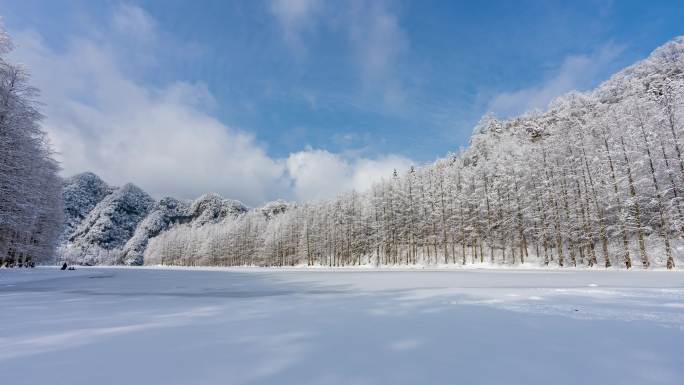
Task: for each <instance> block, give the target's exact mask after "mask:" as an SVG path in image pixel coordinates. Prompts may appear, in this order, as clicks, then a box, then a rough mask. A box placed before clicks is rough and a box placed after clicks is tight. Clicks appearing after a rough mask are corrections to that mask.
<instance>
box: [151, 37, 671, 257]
mask: <svg viewBox="0 0 684 385" xmlns="http://www.w3.org/2000/svg"><path fill="white" fill-rule="evenodd" d="M683 71H684V38H681V37H680V38H677V39H675V40H673V41H671V42H669V43H667V44H665V45H664V46H662V47H660V48H658V49H657V50H656V51H654V52H653V53H652V54H651V56H650V57H648V58H647V59H645V60H643V61H641V62H639V63H637V64H635V65H633V66H631V67H628V68H626V69H624V70H623V71H621V72H619V73H617V74H615V75H614V76H613V77H611V78H610V79H609V80H608V81H606V82H605V83H603V84H601V85H600V86H599V87H598V88H596V89H595V90H593V91H591V92H585V93H579V92H572V93H569V94H567V95H564V96H562V97H559V98H558V99H556V100H555V101H554V102H553V103H552V104H551V105H550V106H549V108H548V110H547V111H543V112H542V111H536V112H531V113H528V114H526V115H524V116H521V117H517V118H514V119H506V120H501V119H497V118H495V117H493V116H485V117H484V118H482V119H481V121H480V122H479V124H478V125H477V126H476V127H475V129H474V131H473V134H472V137H471V140H470V145H469V146H468V148H466V149H462V150H461V151H458V152H456V153H453V154H449V155H448V156H446V157H444V158H441V159H438V160H437V161H436V162H434V163H432V164H429V165H424V166H421V167H411V168H410V169H409V170H395V172H394V173H393V175H389V176H388V177H387V178H386V179H384V180H382V181H379V182H378V183H376V184H375V185H374V186H373V187H372V188H371V189H370V190H369V191H366V192H355V191H351V192H348V193H345V194H342V195H340V196H339V197H338V198H337V199H334V200H330V201H321V202H308V203H291V204H281V205H280V206H278V207H279V209H278V210H272V208H271V209H268V208H267V209H262V210H251V211H249V212H247V213H245V214H243V215H240V216H238V217H237V218H235V219H233V218H229V219H226V220H224V221H222V222H220V223H215V224H207V225H204V226H189V225H180V226H176V227H174V228H172V229H170V230H169V231H166V232H164V233H162V234H160V235H159V236H157V237H155V238H153V239H151V240H150V244H149V246H148V248H147V250H146V251H145V263H146V264H163V265H212V266H236V265H256V266H295V265H307V266H354V265H357V266H358V265H371V266H387V265H447V264H449V265H451V264H453V265H465V264H477V263H480V264H482V263H489V264H497V265H516V264H523V263H538V264H539V265H541V266H559V267H567V266H582V265H584V266H589V267H591V266H599V267H606V268H607V267H611V266H614V267H622V268H631V267H634V266H638V267H643V268H648V267H662V268H667V269H672V268H674V267H675V265H676V263H677V261H678V258H681V253H682V250H681V248H680V247H681V245H682V235H684V233H683V230H684V216H683V214H684V213H683V211H684V207H683V206H684V202H683V201H682V196H683V195H684V159H683V155H682V144H681V139H680V137H681V136H682V135H684V133H683V132H682V128H683V127H682V97H683V96H684V72H683Z"/></svg>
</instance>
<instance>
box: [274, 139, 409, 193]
mask: <svg viewBox="0 0 684 385" xmlns="http://www.w3.org/2000/svg"><path fill="white" fill-rule="evenodd" d="M411 164H413V163H412V162H411V160H410V159H408V158H405V157H402V156H397V155H385V156H381V157H378V158H375V159H369V158H352V159H349V158H345V157H343V156H341V155H339V154H333V153H330V152H328V151H325V150H313V149H307V150H304V151H300V152H297V153H294V154H290V156H289V157H288V159H287V171H288V173H289V175H290V176H291V178H292V179H293V181H294V193H295V196H296V197H297V199H300V200H318V199H327V198H333V197H335V196H336V195H337V194H338V193H340V192H342V191H349V190H352V189H353V190H356V191H366V190H368V189H369V188H370V187H371V186H372V184H373V183H374V182H377V181H380V180H381V179H383V178H385V179H387V178H389V177H390V176H391V175H392V171H393V170H394V169H397V170H400V171H402V170H406V169H408V168H409V167H410V166H411Z"/></svg>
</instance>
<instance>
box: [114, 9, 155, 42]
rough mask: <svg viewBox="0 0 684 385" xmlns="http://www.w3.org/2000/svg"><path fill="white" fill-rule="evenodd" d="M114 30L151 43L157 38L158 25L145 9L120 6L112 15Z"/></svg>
mask: <svg viewBox="0 0 684 385" xmlns="http://www.w3.org/2000/svg"><path fill="white" fill-rule="evenodd" d="M112 28H113V29H114V30H115V31H116V32H118V33H120V34H122V35H125V36H130V37H132V38H134V39H137V40H139V41H142V42H150V41H152V40H153V39H154V38H155V31H156V23H155V21H154V19H152V17H150V15H149V14H148V13H147V12H145V10H144V9H142V8H140V7H136V6H134V5H130V4H119V5H118V6H117V7H116V8H115V9H114V14H113V15H112Z"/></svg>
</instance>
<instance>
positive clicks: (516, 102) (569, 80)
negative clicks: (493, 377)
mask: <svg viewBox="0 0 684 385" xmlns="http://www.w3.org/2000/svg"><path fill="white" fill-rule="evenodd" d="M623 50H624V47H622V46H616V45H613V44H606V45H604V46H602V47H601V48H600V49H598V50H596V51H595V52H593V53H591V54H587V55H572V56H568V57H566V58H565V60H564V61H563V64H562V65H561V66H560V68H559V69H558V71H556V72H555V73H554V74H553V76H551V77H549V78H548V79H547V80H546V81H545V82H543V83H542V84H539V85H536V86H533V87H530V88H525V89H521V90H518V91H513V92H503V93H500V94H498V95H496V96H495V97H494V98H493V99H492V100H491V102H490V103H489V107H488V110H489V111H491V112H493V113H494V114H495V115H497V116H499V117H504V118H505V117H511V116H515V115H519V114H521V113H524V112H527V111H531V110H535V109H545V108H546V107H548V105H549V103H550V102H551V101H553V99H555V98H557V97H558V96H561V95H562V94H564V93H566V92H569V91H573V90H580V91H581V90H584V89H587V88H589V87H592V86H594V85H595V83H596V82H597V80H598V78H599V77H601V76H603V75H604V72H605V69H606V67H607V66H609V65H610V64H612V63H613V62H614V60H615V59H616V58H617V57H618V56H619V55H620V53H621V52H622V51H623Z"/></svg>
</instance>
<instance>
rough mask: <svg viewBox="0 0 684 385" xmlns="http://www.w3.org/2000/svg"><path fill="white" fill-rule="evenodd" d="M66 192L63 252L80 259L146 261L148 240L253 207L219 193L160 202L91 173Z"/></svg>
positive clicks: (71, 258)
mask: <svg viewBox="0 0 684 385" xmlns="http://www.w3.org/2000/svg"><path fill="white" fill-rule="evenodd" d="M63 197H64V214H65V220H64V222H65V223H64V232H63V234H62V236H61V238H60V247H59V254H60V257H61V258H62V259H64V260H66V261H68V262H71V263H81V264H128V265H141V264H142V263H143V254H144V252H145V248H146V247H147V242H148V240H149V239H150V238H152V237H155V236H157V235H159V234H160V233H162V232H164V231H166V230H168V229H170V228H171V227H173V226H174V225H179V224H188V225H190V226H194V227H199V226H203V225H205V224H208V223H218V222H220V221H222V220H225V219H228V220H230V219H233V218H235V217H237V216H239V215H241V214H243V213H245V212H247V210H248V208H247V207H246V206H245V205H243V204H242V203H241V202H239V201H236V200H231V199H223V198H222V197H220V196H219V195H217V194H214V193H210V194H205V195H203V196H201V197H199V198H198V199H196V200H194V201H186V200H180V199H176V198H171V197H166V198H162V199H161V200H159V201H155V200H154V199H153V198H152V197H151V196H150V195H149V194H147V193H146V192H145V191H143V190H142V189H140V188H139V187H137V186H135V185H133V184H130V183H129V184H126V185H124V186H123V187H120V188H119V187H112V186H109V185H108V184H107V183H105V182H104V181H103V180H102V179H100V178H99V177H98V176H97V175H95V174H93V173H91V172H85V173H82V174H78V175H75V176H73V177H71V178H68V179H66V180H65V181H64V190H63ZM280 205H282V203H281V204H280ZM268 207H270V206H268ZM278 207H279V206H278Z"/></svg>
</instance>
